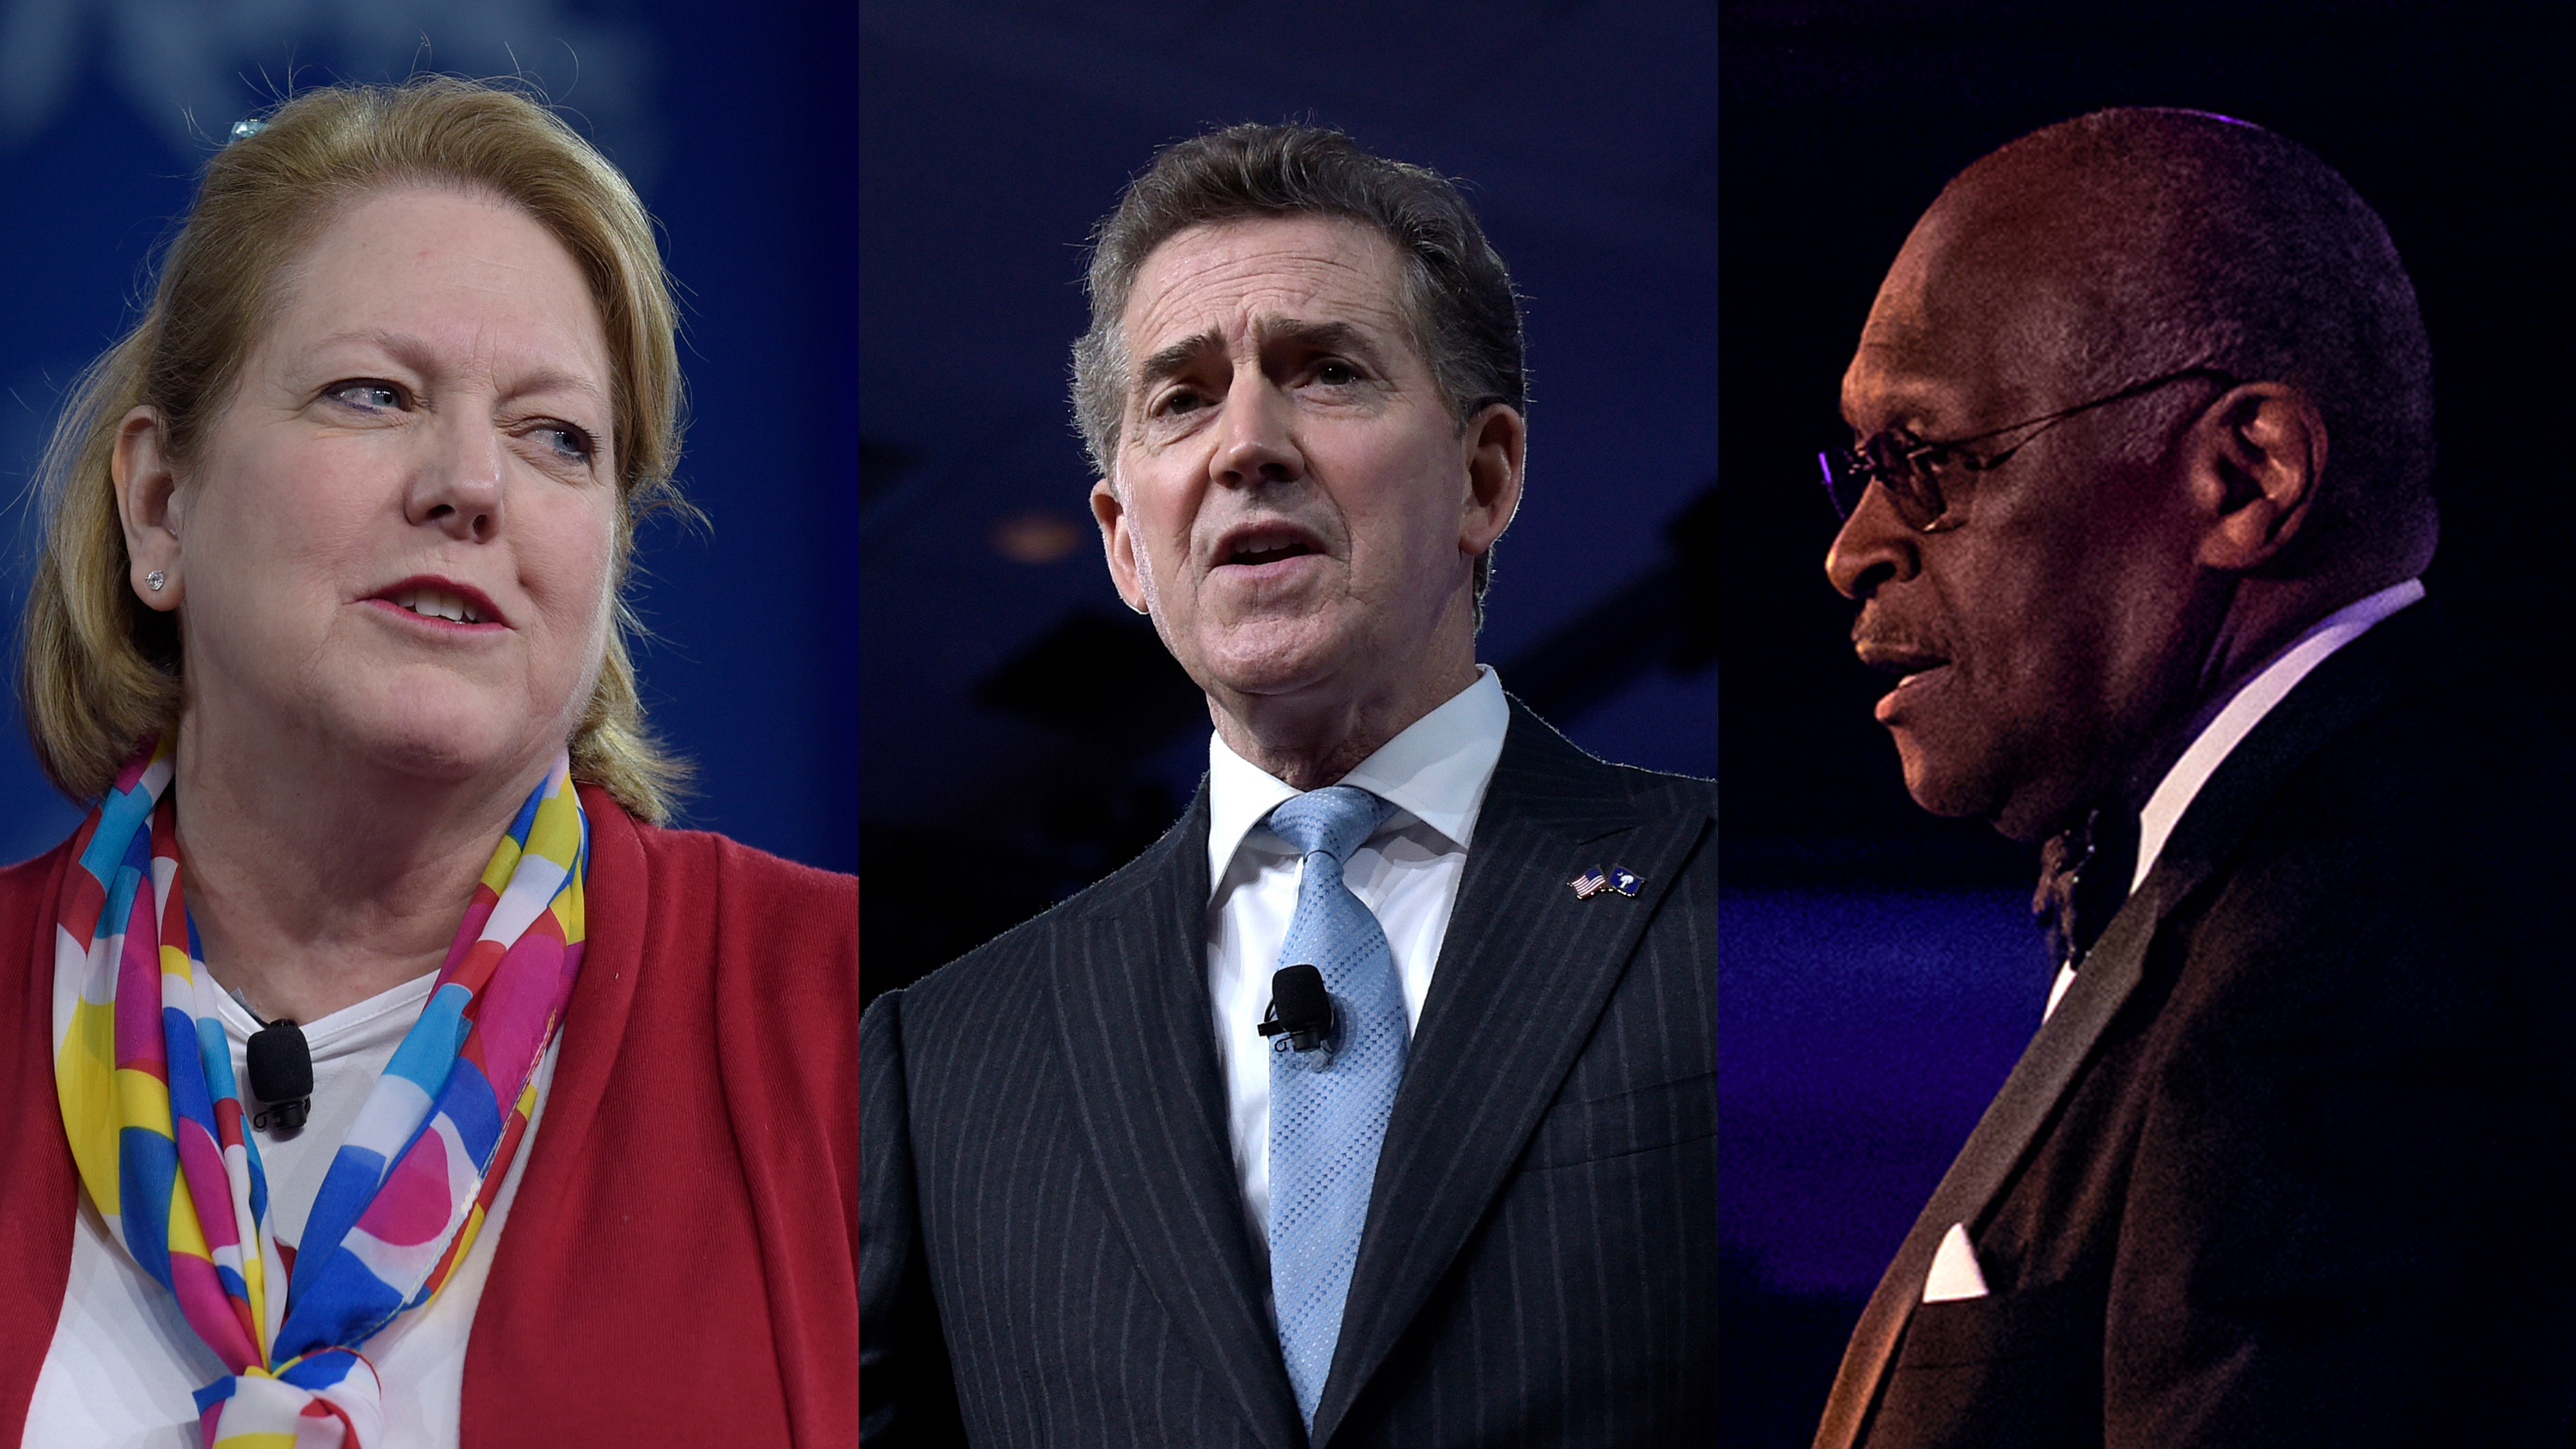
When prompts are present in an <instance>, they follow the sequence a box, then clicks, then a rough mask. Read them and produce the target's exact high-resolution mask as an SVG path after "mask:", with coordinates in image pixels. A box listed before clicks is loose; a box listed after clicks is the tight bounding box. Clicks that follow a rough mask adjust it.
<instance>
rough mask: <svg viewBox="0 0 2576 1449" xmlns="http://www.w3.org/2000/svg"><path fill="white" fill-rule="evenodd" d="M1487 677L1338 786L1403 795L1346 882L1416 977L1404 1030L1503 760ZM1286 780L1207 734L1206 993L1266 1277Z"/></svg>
mask: <svg viewBox="0 0 2576 1449" xmlns="http://www.w3.org/2000/svg"><path fill="white" fill-rule="evenodd" d="M1479 670H1480V673H1479V675H1478V677H1477V680H1476V682H1475V683H1473V684H1471V685H1468V686H1467V687H1466V688H1465V689H1463V690H1460V691H1459V692H1458V693H1457V694H1455V695H1453V696H1451V697H1450V699H1449V701H1448V702H1447V703H1445V704H1443V705H1441V706H1440V707H1439V708H1437V709H1435V710H1433V711H1431V712H1430V713H1429V714H1426V715H1424V716H1423V717H1422V718H1420V719H1418V720H1415V721H1414V722H1413V723H1412V725H1411V726H1409V727H1408V728H1406V729H1405V731H1404V732H1403V733H1402V734H1399V735H1397V736H1396V737H1395V738H1394V739H1391V740H1389V741H1387V742H1386V743H1385V745H1383V746H1381V747H1380V748H1379V750H1378V752H1377V753H1376V754H1373V755H1371V756H1369V757H1368V758H1367V759H1366V760H1363V761H1361V762H1360V765H1359V768H1357V769H1355V770H1353V771H1351V772H1350V773H1349V774H1347V775H1344V776H1343V777H1342V778H1341V779H1340V780H1339V781H1338V782H1336V783H1339V784H1343V785H1357V786H1358V787H1360V788H1361V789H1363V790H1366V791H1368V792H1369V793H1370V794H1373V795H1375V796H1377V797H1378V798H1379V799H1382V800H1386V801H1390V802H1392V803H1393V804H1394V805H1395V807H1396V809H1395V813H1394V814H1392V815H1389V816H1388V817H1387V818H1386V821H1385V823H1384V824H1382V825H1380V826H1378V828H1377V831H1376V833H1375V834H1373V835H1371V836H1370V837H1369V838H1368V842H1367V843H1366V844H1364V845H1362V846H1361V847H1360V848H1359V849H1357V850H1355V851H1352V852H1351V858H1350V859H1349V860H1348V861H1345V862H1344V863H1343V866H1342V880H1343V883H1344V884H1346V885H1348V886H1349V887H1350V888H1351V894H1353V895H1355V896H1358V897H1359V898H1360V904H1362V905H1364V906H1367V907H1368V908H1369V910H1370V911H1371V912H1373V913H1374V914H1375V915H1376V916H1377V923H1378V925H1379V927H1380V928H1382V929H1383V930H1384V931H1385V932H1386V944H1387V948H1388V949H1389V950H1390V951H1391V952H1393V953H1394V956H1395V970H1396V975H1397V976H1399V977H1400V978H1402V980H1403V982H1404V1024H1405V1029H1406V1030H1407V1031H1411V1030H1412V1029H1413V1026H1414V1024H1415V1023H1416V1022H1418V1021H1420V1020H1421V1019H1422V1001H1423V998H1424V997H1425V996H1427V995H1429V994H1430V991H1431V972H1432V968H1433V967H1435V966H1436V965H1438V964H1439V961H1440V942H1441V939H1442V937H1444V936H1446V935H1447V934H1448V931H1449V912H1450V909H1451V908H1452V907H1453V906H1455V905H1456V904H1457V902H1458V880H1459V877H1460V875H1461V874H1462V873H1464V871H1465V870H1466V868H1467V847H1468V842H1469V841H1470V840H1471V839H1472V838H1473V837H1474V835H1475V833H1476V816H1477V813H1478V812H1479V811H1481V810H1483V809H1484V806H1485V787H1486V786H1487V785H1488V784H1490V783H1492V781H1493V778H1494V762H1495V761H1496V760H1498V759H1500V758H1502V753H1503V731H1504V729H1505V728H1506V727H1508V726H1509V725H1510V723H1511V707H1510V706H1509V705H1508V704H1506V703H1505V702H1504V700H1503V686H1502V683H1501V681H1500V680H1498V679H1496V678H1495V677H1494V671H1493V670H1492V669H1491V668H1490V667H1485V666H1479ZM1298 793H1299V792H1298V791H1296V790H1292V789H1290V788H1289V787H1288V785H1287V784H1286V783H1285V782H1283V781H1281V780H1279V779H1278V778H1277V777H1275V776H1273V775H1271V774H1269V773H1267V772H1266V771H1264V770H1262V769H1260V768H1259V767H1258V766H1255V765H1253V764H1251V763H1249V762H1248V761H1246V760H1245V759H1244V758H1243V757H1242V756H1241V755H1238V754H1236V753H1235V752H1234V751H1233V750H1231V749H1229V748H1227V747H1226V743H1225V740H1224V738H1223V737H1222V736H1218V735H1211V736H1210V737H1209V740H1208V880H1209V881H1210V882H1211V883H1212V888H1211V891H1210V895H1209V900H1208V916H1207V931H1208V1001H1209V1005H1210V1007H1211V1008H1212V1010H1213V1011H1214V1024H1215V1029H1216V1053H1217V1064H1218V1066H1219V1068H1220V1069H1221V1070H1222V1071H1223V1072H1224V1073H1225V1081H1226V1132H1227V1135H1228V1136H1229V1137H1231V1138H1232V1139H1233V1143H1234V1170H1235V1174H1236V1176H1237V1177H1239V1178H1240V1179H1241V1180H1242V1183H1243V1210H1244V1214H1245V1216H1246V1217H1247V1218H1248V1219H1249V1220H1250V1222H1251V1224H1252V1249H1253V1257H1254V1261H1255V1264H1256V1265H1257V1266H1262V1272H1261V1275H1260V1276H1261V1278H1262V1280H1263V1281H1264V1282H1265V1283H1266V1282H1267V1281H1268V1278H1269V1273H1268V1269H1267V1267H1266V1266H1264V1265H1266V1264H1267V1262H1268V1255H1269V1244H1270V1039H1269V1038H1268V1037H1265V1036H1262V1035H1261V1034H1260V1032H1259V1031H1258V1030H1257V1028H1258V1027H1259V1026H1260V1024H1261V1014H1262V1012H1263V1010H1264V1009H1266V1008H1267V1007H1268V1006H1269V1005H1270V976H1271V973H1272V972H1275V971H1277V970H1278V969H1279V948H1280V947H1281V946H1282V945H1283V944H1285V943H1286V941H1287V939H1288V919H1289V917H1291V916H1293V915H1295V914H1296V913H1297V882H1298V878H1299V876H1300V875H1301V874H1302V873H1303V870H1304V861H1303V859H1302V858H1301V857H1300V856H1299V855H1298V854H1297V851H1296V848H1295V847H1294V846H1291V845H1290V844H1289V843H1288V842H1287V841H1285V840H1282V839H1280V838H1279V837H1278V836H1277V835H1275V834H1273V833H1272V832H1271V830H1270V828H1269V827H1268V826H1266V825H1261V826H1256V824H1255V822H1256V821H1259V820H1260V819H1261V818H1262V817H1264V816H1266V815H1268V814H1269V813H1270V811H1271V810H1272V809H1273V808H1274V807H1276V806H1277V805H1279V804H1280V803H1281V802H1282V801H1286V800H1291V799H1294V798H1296V796H1297V795H1298Z"/></svg>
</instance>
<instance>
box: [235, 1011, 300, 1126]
mask: <svg viewBox="0 0 2576 1449" xmlns="http://www.w3.org/2000/svg"><path fill="white" fill-rule="evenodd" d="M232 998H233V1000H234V1001H236V1002H240V1004H241V1009H242V1010H244V1011H250V1003H249V1002H247V1001H243V1000H242V994H241V993H240V992H239V991H235V992H233V993H232ZM250 1019H251V1020H253V1021H259V1013H258V1012H256V1011H250ZM249 1065H250V1094H251V1095H252V1096H253V1097H256V1098H258V1099H259V1101H260V1103H261V1104H262V1105H263V1106H265V1107H266V1108H267V1110H266V1111H264V1112H261V1113H260V1114H259V1115H258V1116H256V1117H253V1118H251V1120H250V1125H252V1126H253V1127H257V1128H261V1129H263V1130H265V1129H267V1128H269V1127H272V1126H274V1127H275V1128H276V1129H277V1130H278V1131H280V1132H293V1131H296V1130H298V1129H300V1128H302V1127H303V1126H304V1119H305V1117H306V1116H307V1115H308V1114H309V1113H311V1112H312V1110H313V1048H312V1047H311V1046H309V1045H307V1044H306V1043H305V1040H304V1028H302V1027H300V1026H297V1025H296V1024H295V1022H294V1021H293V1020H292V1019H291V1018H288V1017H283V1016H281V1017H279V1018H278V1019H277V1020H275V1021H259V1030H257V1031H255V1032H252V1033H251V1034H250V1063H249Z"/></svg>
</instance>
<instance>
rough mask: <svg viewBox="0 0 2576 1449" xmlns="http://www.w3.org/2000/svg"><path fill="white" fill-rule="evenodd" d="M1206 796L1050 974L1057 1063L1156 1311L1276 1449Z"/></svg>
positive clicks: (1104, 900)
mask: <svg viewBox="0 0 2576 1449" xmlns="http://www.w3.org/2000/svg"><path fill="white" fill-rule="evenodd" d="M1207 833H1208V799H1207V789H1206V787H1205V786H1204V785H1202V786H1201V787H1200V790H1199V794H1198V798H1197V800H1195V801H1194V802H1192V804H1191V806H1190V811H1189V813H1188V814H1187V815H1185V816H1184V817H1182V820H1181V823H1180V824H1178V825H1176V826H1174V827H1173V828H1172V829H1171V831H1170V832H1169V833H1168V834H1166V835H1165V836H1164V837H1163V839H1162V840H1161V841H1160V842H1158V843H1157V844H1156V845H1155V846H1154V847H1153V848H1152V849H1151V850H1149V851H1147V852H1146V854H1145V855H1144V856H1143V857H1142V858H1140V859H1139V860H1138V861H1137V862H1136V863H1135V864H1134V865H1131V866H1129V867H1128V868H1127V869H1126V870H1125V871H1123V872H1121V873H1120V875H1121V879H1120V880H1119V881H1114V882H1112V883H1111V884H1112V887H1113V888H1111V889H1105V890H1103V891H1102V892H1101V893H1100V894H1099V896H1098V897H1097V898H1096V899H1095V900H1094V901H1093V902H1092V903H1091V904H1090V908H1089V909H1088V910H1086V911H1085V912H1084V914H1083V918H1082V920H1081V922H1080V923H1079V926H1078V933H1076V934H1073V939H1072V940H1071V941H1070V942H1069V949H1068V951H1067V954H1066V956H1065V957H1064V958H1061V959H1058V960H1056V961H1054V962H1052V963H1051V965H1052V968H1053V969H1051V970H1049V971H1048V972H1047V979H1048V981H1049V982H1050V984H1051V985H1052V987H1053V1004H1054V1013H1053V1015H1054V1022H1053V1025H1054V1028H1055V1032H1054V1035H1055V1050H1056V1051H1057V1052H1058V1053H1059V1054H1061V1056H1062V1058H1063V1061H1064V1066H1065V1071H1064V1080H1065V1081H1066V1082H1067V1083H1068V1084H1069V1087H1070V1092H1071V1096H1072V1099H1073V1106H1074V1115H1075V1117H1076V1118H1077V1120H1078V1121H1079V1122H1080V1124H1081V1131H1082V1133H1083V1137H1084V1142H1085V1145H1086V1146H1087V1147H1088V1148H1089V1156H1090V1159H1091V1161H1092V1163H1093V1164H1094V1165H1095V1166H1096V1167H1097V1168H1098V1170H1099V1175H1100V1186H1101V1190H1102V1192H1103V1193H1104V1195H1105V1196H1106V1197H1107V1198H1108V1202H1109V1212H1110V1216H1111V1218H1112V1219H1114V1220H1115V1221H1116V1222H1117V1224H1118V1226H1119V1228H1120V1230H1121V1232H1122V1233H1123V1234H1124V1235H1125V1237H1126V1240H1127V1243H1128V1247H1129V1251H1130V1253H1131V1254H1132V1255H1133V1257H1134V1258H1135V1261H1136V1266H1137V1269H1138V1270H1139V1271H1140V1272H1141V1273H1142V1274H1143V1275H1144V1278H1145V1281H1146V1284H1147V1286H1148V1287H1149V1288H1150V1289H1151V1290H1152V1292H1153V1294H1154V1297H1155V1299H1156V1301H1158V1302H1159V1303H1161V1304H1162V1306H1163V1309H1164V1311H1165V1312H1166V1313H1168V1314H1169V1315H1170V1316H1171V1319H1172V1321H1173V1323H1175V1324H1176V1325H1178V1326H1179V1329H1180V1331H1181V1333H1182V1335H1183V1337H1185V1338H1186V1339H1187V1340H1188V1341H1189V1343H1190V1345H1191V1347H1192V1348H1193V1349H1194V1350H1195V1351H1196V1352H1197V1355H1198V1358H1199V1362H1200V1365H1201V1366H1202V1367H1203V1368H1204V1369H1206V1370H1207V1372H1208V1374H1209V1375H1210V1377H1211V1378H1213V1379H1214V1380H1215V1381H1216V1382H1218V1383H1219V1384H1222V1385H1224V1386H1225V1390H1226V1392H1228V1393H1229V1394H1231V1395H1232V1397H1233V1398H1234V1401H1235V1404H1236V1407H1237V1408H1238V1409H1239V1410H1240V1411H1241V1413H1242V1415H1243V1418H1244V1421H1245V1422H1246V1423H1247V1424H1249V1425H1250V1426H1251V1427H1252V1430H1253V1432H1254V1434H1255V1435H1256V1436H1258V1438H1259V1439H1260V1441H1261V1442H1262V1443H1263V1444H1265V1445H1269V1446H1272V1449H1294V1446H1295V1445H1296V1444H1297V1443H1298V1441H1299V1439H1300V1437H1301V1435H1300V1425H1299V1422H1298V1417H1297V1401H1296V1397H1295V1395H1294V1394H1293V1392H1292V1391H1291V1390H1290V1388H1289V1386H1288V1371H1287V1368H1286V1366H1285V1365H1284V1364H1283V1363H1282V1362H1281V1360H1280V1357H1279V1339H1278V1335H1277V1332H1276V1330H1275V1329H1274V1328H1273V1326H1272V1325H1271V1323H1270V1321H1269V1318H1268V1315H1267V1314H1266V1313H1264V1311H1263V1310H1262V1306H1261V1288H1260V1284H1259V1283H1258V1282H1257V1280H1256V1279H1255V1276H1254V1272H1253V1259H1252V1250H1251V1242H1250V1231H1249V1229H1248V1227H1247V1225H1246V1224H1245V1222H1244V1216H1243V1195H1242V1189H1241V1187H1240V1185H1239V1184H1238V1183H1237V1181H1236V1178H1235V1172H1234V1152H1233V1148H1232V1146H1231V1145H1230V1143H1229V1141H1228V1138H1227V1136H1226V1127H1225V1105H1224V1104H1225V1090H1224V1086H1223V1083H1222V1082H1221V1080H1220V1079H1219V1076H1218V1072H1217V1062H1216V1045H1215V1042H1214V1041H1213V1040H1212V1039H1211V1037H1212V1033H1213V1032H1214V1030H1215V1028H1214V1026H1213V1025H1212V1018H1211V1017H1210V1015H1209V1010H1210V1008H1209V1005H1208V991H1207V903H1208V869H1207Z"/></svg>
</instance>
